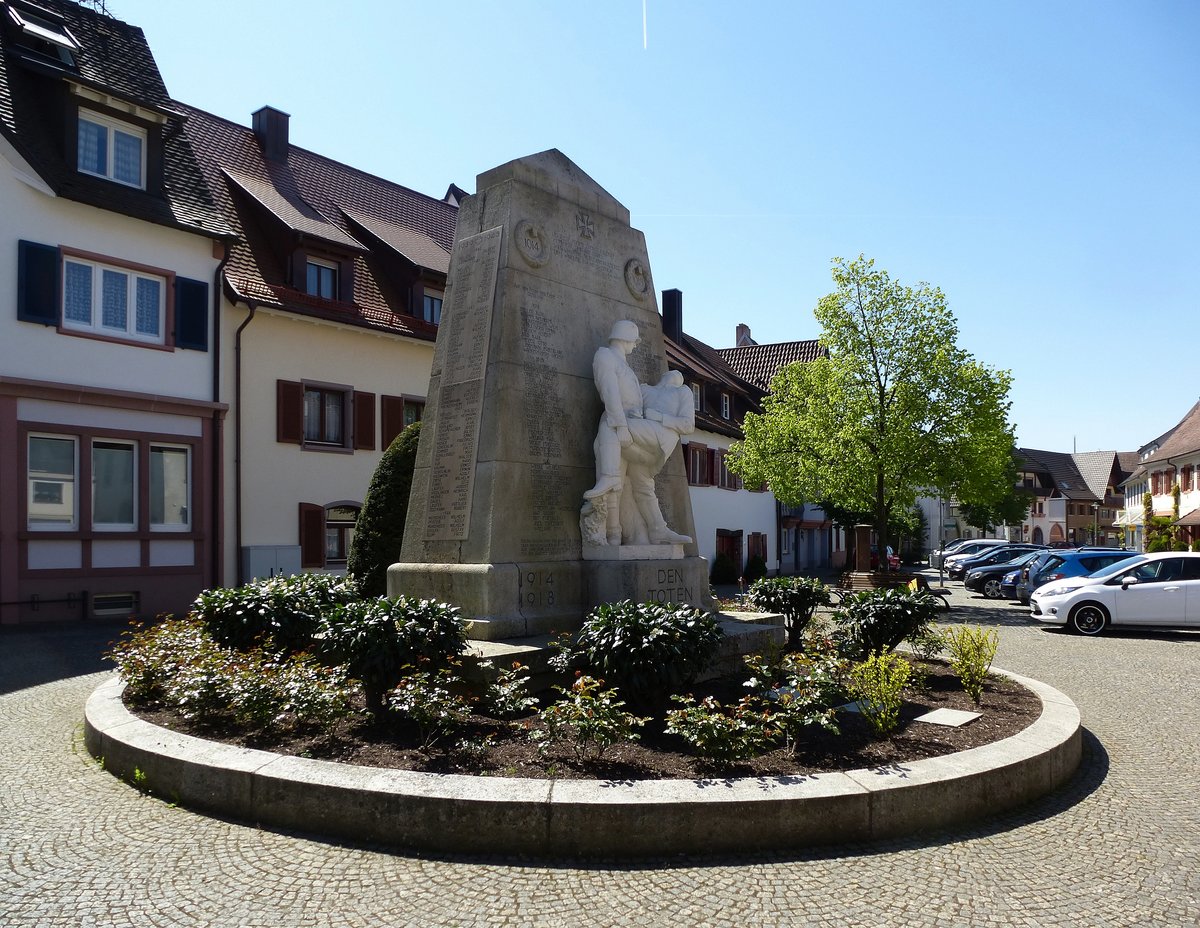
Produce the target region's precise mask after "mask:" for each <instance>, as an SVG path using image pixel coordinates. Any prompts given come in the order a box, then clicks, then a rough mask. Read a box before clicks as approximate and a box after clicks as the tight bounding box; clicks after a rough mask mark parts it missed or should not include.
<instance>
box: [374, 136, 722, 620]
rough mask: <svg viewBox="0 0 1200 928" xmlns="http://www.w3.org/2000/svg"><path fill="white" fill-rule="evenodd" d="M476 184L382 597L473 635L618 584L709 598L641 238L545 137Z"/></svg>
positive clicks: (598, 598)
mask: <svg viewBox="0 0 1200 928" xmlns="http://www.w3.org/2000/svg"><path fill="white" fill-rule="evenodd" d="M476 189H477V192H476V194H475V195H474V196H471V197H467V198H466V199H465V200H464V201H463V204H462V206H461V208H460V210H459V217H458V226H457V230H456V233H455V243H454V250H453V252H452V254H451V258H450V274H449V279H448V281H447V286H446V295H445V303H444V311H443V314H442V322H441V326H440V329H439V332H438V339H437V345H436V348H435V350H434V360H433V371H432V376H431V378H430V385H429V398H428V402H427V405H426V407H425V416H424V421H423V422H422V426H421V441H420V446H419V449H418V452H417V464H416V470H415V473H414V475H413V488H412V495H411V498H410V502H409V510H408V519H407V522H406V523H405V529H404V545H403V550H402V552H401V563H398V564H393V565H392V566H391V567H390V568H389V570H388V593H389V595H392V596H395V595H399V594H401V593H403V594H406V595H410V596H421V597H428V598H432V599H438V600H443V601H445V602H450V603H453V604H455V605H457V606H459V607H460V608H461V609H462V614H463V616H464V617H467V618H469V619H470V620H471V626H470V634H471V636H472V637H474V638H483V639H499V638H514V637H522V636H526V635H537V634H544V633H547V632H550V631H566V630H570V629H573V628H577V627H578V626H579V624H580V623H581V622H582V620H583V617H584V616H585V615H586V614H587V613H588V612H589V611H590V610H591V609H592V608H593V607H595V606H597V605H599V604H601V603H605V602H614V601H617V600H622V599H630V600H634V601H635V602H641V601H645V600H653V601H658V602H668V603H680V604H683V603H688V604H691V605H694V606H698V607H700V608H705V609H712V608H713V607H714V603H713V601H712V599H711V597H710V595H709V591H708V565H707V563H706V562H705V561H704V559H703V558H701V557H699V556H698V554H697V550H696V545H695V542H694V535H695V530H694V527H693V522H692V509H691V502H690V499H689V497H688V486H687V478H686V475H685V472H684V466H683V457H682V454H681V453H680V452H679V450H678V447H679V438H680V436H681V435H686V434H688V433H689V432H691V431H692V430H693V428H694V427H695V424H694V419H693V412H692V401H691V395H690V391H689V390H687V388H686V387H684V386H683V384H682V380H681V378H680V377H679V375H678V374H674V373H670V372H668V371H667V364H666V354H665V350H664V345H663V334H662V321H661V319H660V317H659V314H658V307H657V302H656V300H655V291H654V285H653V280H652V278H651V276H650V262H649V258H648V256H647V254H646V243H645V237H644V236H643V235H642V233H641V232H639V231H638V230H636V229H634V228H631V227H630V225H629V211H628V210H627V209H626V208H625V207H624V206H622V205H621V204H620V203H618V202H617V200H616V199H614V198H613V197H612V196H611V195H610V194H609V193H607V192H606V191H605V190H604V189H603V188H602V187H600V186H599V185H598V184H597V183H596V182H595V181H594V180H592V179H591V178H590V177H589V176H588V175H587V174H585V173H584V172H583V171H582V170H580V168H579V167H577V166H576V165H575V164H574V163H572V162H571V161H570V160H569V159H568V158H566V157H565V156H564V155H563V154H562V153H561V152H559V151H556V150H551V151H546V152H542V153H541V154H537V155H531V156H529V157H527V158H520V159H518V160H516V161H511V162H509V163H508V164H504V165H501V166H500V167H497V168H494V169H492V170H490V171H486V172H484V173H483V174H480V175H479V177H478V178H477V183H476ZM684 394H687V395H686V396H685V395H684Z"/></svg>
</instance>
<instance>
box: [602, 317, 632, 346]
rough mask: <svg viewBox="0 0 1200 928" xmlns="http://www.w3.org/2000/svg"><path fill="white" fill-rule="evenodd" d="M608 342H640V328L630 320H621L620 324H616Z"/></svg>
mask: <svg viewBox="0 0 1200 928" xmlns="http://www.w3.org/2000/svg"><path fill="white" fill-rule="evenodd" d="M608 340H609V341H610V342H612V341H619V342H633V343H634V344H637V342H638V327H637V326H636V325H635V324H634V323H632V322H630V321H629V320H628V319H621V320H620V321H619V322H614V323H613V327H612V334H611V335H609V336H608Z"/></svg>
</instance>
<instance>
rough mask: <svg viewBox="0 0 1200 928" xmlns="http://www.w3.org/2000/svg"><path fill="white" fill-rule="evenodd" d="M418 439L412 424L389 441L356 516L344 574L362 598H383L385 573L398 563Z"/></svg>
mask: <svg viewBox="0 0 1200 928" xmlns="http://www.w3.org/2000/svg"><path fill="white" fill-rule="evenodd" d="M420 437H421V423H420V422H414V423H413V424H412V425H410V426H409V427H408V428H406V429H405V430H404V431H402V432H401V433H400V434H399V435H397V436H396V437H395V438H394V439H393V440H392V443H391V444H390V445H388V448H387V450H386V451H385V452H384V453H383V457H381V458H380V459H379V464H378V465H377V466H376V467H375V474H374V475H373V476H372V477H371V485H370V486H369V487H368V488H367V497H366V499H365V500H363V505H362V509H361V510H360V511H359V513H358V522H357V523H356V524H355V527H354V538H353V540H352V541H351V542H350V551H349V553H348V554H347V555H346V573H348V574H349V575H350V576H352V577H354V578H355V579H357V580H358V584H359V587H360V588H361V590H362V595H363V596H386V595H387V569H388V567H389V566H391V565H392V564H395V563H396V562H397V561H398V560H400V547H401V545H403V543H404V520H405V519H406V518H407V517H408V496H409V491H410V490H411V489H412V480H413V470H414V468H415V467H416V463H417V443H418V440H419V439H420Z"/></svg>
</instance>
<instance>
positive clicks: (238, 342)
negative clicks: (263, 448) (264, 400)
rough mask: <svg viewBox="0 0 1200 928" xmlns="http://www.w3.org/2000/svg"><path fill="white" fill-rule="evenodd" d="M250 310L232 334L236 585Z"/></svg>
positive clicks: (254, 308)
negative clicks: (244, 356) (245, 350)
mask: <svg viewBox="0 0 1200 928" xmlns="http://www.w3.org/2000/svg"><path fill="white" fill-rule="evenodd" d="M246 305H247V306H248V307H250V312H249V313H248V314H247V315H246V318H245V319H243V320H242V324H241V325H239V326H238V327H237V331H236V332H235V333H234V335H233V403H234V409H235V410H236V415H237V427H236V429H235V430H234V433H233V496H234V541H233V543H234V545H235V549H236V550H235V552H234V560H235V562H236V564H237V585H238V586H241V585H242V584H243V583H245V576H244V571H243V569H242V332H243V331H245V329H246V326H248V325H249V324H250V323H251V322H253V321H254V314H255V313H256V312H257V311H258V304H257V303H255V302H254V301H253V300H246Z"/></svg>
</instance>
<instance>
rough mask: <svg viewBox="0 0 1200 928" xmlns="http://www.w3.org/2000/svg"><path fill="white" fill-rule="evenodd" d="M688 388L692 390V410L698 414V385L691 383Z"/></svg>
mask: <svg viewBox="0 0 1200 928" xmlns="http://www.w3.org/2000/svg"><path fill="white" fill-rule="evenodd" d="M689 386H690V387H691V388H692V408H693V409H694V410H696V412H700V384H698V383H693V384H689Z"/></svg>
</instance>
